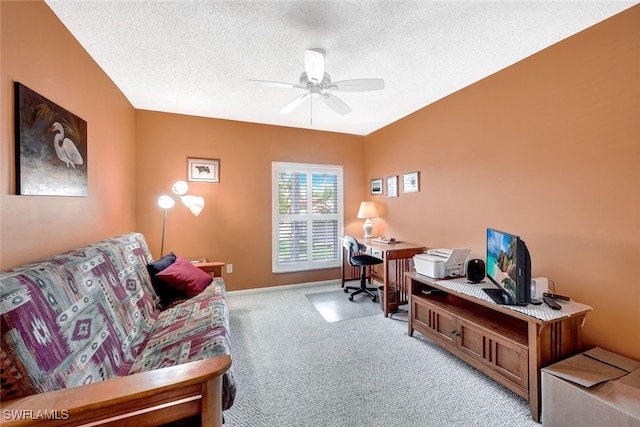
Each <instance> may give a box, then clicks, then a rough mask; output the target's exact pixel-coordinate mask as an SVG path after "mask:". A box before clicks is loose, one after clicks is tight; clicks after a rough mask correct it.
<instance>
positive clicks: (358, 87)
mask: <svg viewBox="0 0 640 427" xmlns="http://www.w3.org/2000/svg"><path fill="white" fill-rule="evenodd" d="M329 89H331V90H340V91H342V92H366V91H369V90H382V89H384V80H383V79H354V80H342V81H339V82H332V83H331V85H330V86H329Z"/></svg>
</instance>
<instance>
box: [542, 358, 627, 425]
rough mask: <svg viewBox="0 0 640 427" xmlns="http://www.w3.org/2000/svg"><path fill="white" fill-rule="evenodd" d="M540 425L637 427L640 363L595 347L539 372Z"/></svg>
mask: <svg viewBox="0 0 640 427" xmlns="http://www.w3.org/2000/svg"><path fill="white" fill-rule="evenodd" d="M542 425H543V426H546V427H553V426H562V427H565V426H581V427H586V426H599V427H600V426H624V427H631V426H634V427H640V362H638V361H635V360H633V359H629V358H627V357H624V356H620V355H618V354H615V353H612V352H610V351H608V350H604V349H602V348H600V347H596V348H593V349H591V350H589V351H585V352H584V353H580V354H578V355H576V356H573V357H570V358H568V359H565V360H561V361H560V362H557V363H554V364H553V365H550V366H547V367H546V368H543V369H542Z"/></svg>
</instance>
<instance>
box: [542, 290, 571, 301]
mask: <svg viewBox="0 0 640 427" xmlns="http://www.w3.org/2000/svg"><path fill="white" fill-rule="evenodd" d="M542 295H544V296H545V297H549V298H553V299H559V300H562V301H571V298H569V297H566V296H564V295H559V294H552V293H551V292H545V293H544V294H542Z"/></svg>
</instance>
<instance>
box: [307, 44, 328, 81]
mask: <svg viewBox="0 0 640 427" xmlns="http://www.w3.org/2000/svg"><path fill="white" fill-rule="evenodd" d="M304 69H305V71H306V72H307V78H308V79H309V80H310V81H312V82H315V83H320V82H322V79H323V78H324V52H323V51H322V50H320V49H307V50H305V51H304Z"/></svg>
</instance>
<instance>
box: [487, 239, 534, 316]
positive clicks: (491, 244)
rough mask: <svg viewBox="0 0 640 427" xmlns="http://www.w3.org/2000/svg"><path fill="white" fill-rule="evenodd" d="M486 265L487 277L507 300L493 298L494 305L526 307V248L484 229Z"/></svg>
mask: <svg viewBox="0 0 640 427" xmlns="http://www.w3.org/2000/svg"><path fill="white" fill-rule="evenodd" d="M486 265H487V277H488V278H489V279H490V280H491V281H492V282H493V283H494V284H495V285H496V286H498V287H499V288H500V289H501V290H502V292H503V293H504V294H506V295H507V297H508V300H504V297H503V298H502V301H501V302H499V301H498V300H496V299H495V298H494V301H496V302H499V303H501V304H518V305H521V304H522V305H526V304H529V302H530V295H531V259H530V257H529V251H528V250H527V247H526V245H525V244H524V242H523V241H522V240H521V239H520V238H519V237H518V236H516V235H514V234H510V233H505V232H503V231H498V230H494V229H492V228H487V262H486ZM487 293H488V294H490V293H489V292H487ZM492 298H493V297H492Z"/></svg>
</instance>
